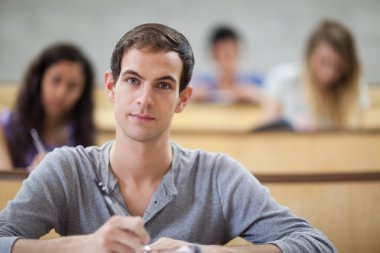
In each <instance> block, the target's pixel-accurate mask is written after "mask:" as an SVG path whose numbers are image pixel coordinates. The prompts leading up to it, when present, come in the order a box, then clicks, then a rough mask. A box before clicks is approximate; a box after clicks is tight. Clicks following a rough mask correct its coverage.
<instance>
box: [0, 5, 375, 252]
mask: <svg viewBox="0 0 380 253" xmlns="http://www.w3.org/2000/svg"><path fill="white" fill-rule="evenodd" d="M322 19H333V20H337V21H339V22H341V23H343V24H344V25H345V26H347V27H348V28H349V29H350V30H351V32H352V34H353V35H354V37H355V40H356V46H357V49H358V54H359V59H360V62H361V64H362V71H363V75H362V77H363V78H364V79H365V80H366V81H367V83H368V84H369V87H370V88H369V89H368V90H369V91H368V95H369V100H370V105H368V103H365V105H366V106H365V108H364V109H365V110H363V115H360V116H363V117H361V120H362V121H363V122H362V123H363V124H362V125H361V127H360V128H355V129H354V130H353V131H351V130H352V129H347V128H346V129H345V128H339V129H340V130H342V131H336V130H337V129H334V128H333V129H328V128H318V127H317V128H315V129H314V130H313V131H299V132H297V131H283V130H284V129H282V128H287V127H288V125H286V124H283V122H279V121H274V124H269V125H266V126H265V127H260V124H261V123H262V118H263V115H262V114H263V110H262V108H261V106H258V105H260V104H262V105H263V104H265V103H264V102H263V101H259V100H258V99H256V97H255V96H256V95H257V94H256V95H254V99H252V100H253V102H256V104H255V103H246V104H240V103H237V104H232V103H224V104H223V103H220V104H218V103H216V104H212V103H198V104H197V103H192V104H190V105H189V106H188V108H186V110H185V111H184V112H183V113H181V114H178V115H175V117H174V119H173V124H172V127H171V138H172V140H174V141H176V142H178V143H179V144H180V145H183V146H184V147H189V148H201V149H204V150H207V151H216V152H222V153H227V154H229V155H230V156H232V157H234V158H235V159H237V160H239V161H240V162H241V163H242V164H243V165H244V166H245V167H246V168H247V169H248V170H249V171H250V172H252V173H253V174H254V175H255V176H256V177H257V178H258V179H259V180H260V181H261V182H262V183H264V184H265V185H266V186H267V187H268V188H269V189H270V191H271V193H272V195H273V196H274V198H275V199H277V200H278V201H279V202H280V203H281V204H284V205H286V206H289V208H290V209H291V210H292V211H293V212H295V213H296V214H297V215H300V216H302V217H305V218H306V219H307V220H308V221H309V222H310V223H311V224H313V225H314V226H316V227H317V228H319V229H320V230H322V231H323V232H324V233H326V234H327V236H328V237H329V238H330V239H331V240H332V241H333V242H334V243H335V245H336V246H337V248H338V250H339V251H340V252H345V253H354V252H369V253H378V252H380V244H379V243H378V238H380V215H379V214H380V202H379V199H380V156H379V154H380V1H379V0H361V1H357V0H318V1H317V0H287V1H280V0H266V1H263V0H207V1H206V0H186V1H185V0H161V1H148V0H140V1H130V0H108V1H104V0H81V1H78V0H65V1H58V0H0V115H1V112H2V110H3V109H4V111H5V112H7V111H6V110H7V109H9V108H11V109H14V104H15V103H14V102H15V99H16V97H17V94H18V91H19V87H20V84H21V80H22V78H23V75H24V73H25V70H26V69H27V68H28V66H29V65H30V62H31V61H32V59H34V58H35V57H36V55H37V54H38V53H39V52H41V50H43V49H44V48H46V47H47V46H49V45H51V44H52V43H56V42H70V43H74V44H76V45H78V46H80V47H81V48H82V49H83V51H84V52H85V54H86V55H87V56H88V58H89V59H90V60H91V62H92V63H93V65H94V69H95V76H96V85H97V89H95V92H94V96H93V99H94V104H95V108H94V110H93V113H92V111H91V113H87V116H88V118H91V117H90V116H89V115H90V114H91V115H93V116H94V122H95V124H92V119H88V120H89V122H90V123H91V124H81V122H79V124H77V125H78V126H77V127H78V128H79V127H80V128H82V131H84V132H90V131H89V128H90V127H89V126H92V127H93V128H92V129H91V131H96V136H95V137H96V139H95V140H94V142H95V144H97V145H101V144H103V143H104V142H106V141H108V140H110V139H113V138H114V134H115V122H114V116H113V108H112V104H111V103H110V102H109V101H108V100H107V98H106V96H105V94H104V90H103V89H102V84H103V73H104V71H106V70H108V69H109V68H110V57H111V54H112V51H113V48H114V46H115V44H116V43H117V41H118V40H119V39H120V38H121V36H122V35H123V34H125V33H126V32H127V31H129V30H130V29H131V28H133V27H135V26H137V25H140V24H142V23H147V22H156V23H163V24H166V25H168V26H170V27H173V28H175V29H177V30H178V31H180V32H182V33H183V34H184V35H185V36H186V37H187V38H188V40H189V41H190V44H191V45H192V48H193V51H194V54H195V60H196V64H195V70H194V76H195V77H196V76H198V75H200V74H203V73H213V72H215V62H214V61H213V57H212V53H211V50H210V45H209V38H210V32H211V31H212V30H213V29H214V28H215V27H216V26H219V25H227V26H229V27H232V28H234V29H236V31H237V32H238V33H239V35H240V38H241V39H242V40H241V42H242V43H241V50H240V56H241V59H240V61H241V62H240V65H239V71H241V72H252V73H258V74H259V75H261V76H262V77H263V79H264V80H265V78H266V77H267V76H268V73H269V72H270V70H271V69H272V68H273V67H275V66H276V65H278V64H282V63H286V62H294V63H300V62H301V61H302V58H303V54H304V48H305V44H306V40H307V38H308V36H309V35H310V33H311V31H312V29H313V28H314V27H315V26H316V25H317V24H318V23H319V22H320V21H321V20H322ZM231 84H233V83H231ZM28 85H29V84H28ZM29 86H31V85H29ZM40 86H41V84H40ZM365 87H366V86H365ZM366 91H367V90H366ZM255 92H256V90H253V93H255ZM243 93H244V94H245V93H248V92H245V90H244V91H243ZM278 93H279V95H280V96H281V97H282V96H283V94H284V93H282V91H280V92H278ZM91 94H92V93H91ZM285 95H286V94H285ZM291 95H292V94H291ZM356 95H357V94H356ZM42 97H43V96H42V95H41V98H42ZM284 97H285V96H284ZM265 98H266V97H263V99H262V100H265ZM293 98H294V96H293V97H290V100H292V101H293V100H294V99H293ZM38 99H39V97H37V96H36V95H33V97H32V99H29V101H28V102H29V103H31V105H30V107H33V106H35V105H36V104H37V102H36V101H37V100H38ZM301 99H302V98H301ZM52 100H53V102H55V101H54V100H57V99H54V98H53V99H52ZM358 100H359V99H358V98H357V97H356V98H355V101H354V100H352V101H354V102H358ZM250 102H252V101H250ZM257 102H258V103H257ZM296 102H298V101H296ZM324 102H325V100H323V99H322V105H323V103H324ZM345 105H347V104H345ZM28 107H29V106H28V105H27V106H26V108H28ZM301 107H302V106H301ZM45 109H46V108H45ZM296 109H300V110H301V111H302V110H303V109H304V108H296ZM41 110H42V109H41ZM46 110H47V109H46ZM46 110H45V111H46ZM91 110H92V108H91ZM24 111H25V110H24ZM295 111H296V113H299V111H297V110H295ZM8 112H9V111H8ZM354 112H355V113H356V111H354ZM16 113H20V111H16ZM26 114H27V113H26ZM39 114H42V113H37V115H39ZM8 115H9V113H8ZM46 115H47V113H46ZM46 115H44V116H45V119H44V120H45V121H47V120H46V118H47V117H48V116H46ZM26 116H29V117H31V116H30V115H29V114H28V115H26ZM82 116H83V115H82ZM264 116H265V115H264ZM68 119H69V121H68V123H69V124H73V123H74V124H76V123H78V122H75V119H73V118H72V117H68ZM34 120H35V119H34ZM35 121H39V120H38V119H37V120H35ZM40 121H41V122H42V121H43V120H40ZM41 122H37V123H41ZM16 123H19V122H16ZM43 123H46V122H43ZM43 123H41V124H43ZM66 123H67V122H66V121H65V124H66ZM41 124H40V128H39V129H38V128H37V127H35V126H32V127H33V128H34V127H35V128H37V130H38V131H39V134H40V136H41V137H42V142H45V144H46V143H48V141H46V139H45V138H44V137H45V136H46V135H47V134H46V132H48V131H49V130H51V129H50V128H49V127H48V126H41ZM3 125H4V124H3ZM16 125H17V124H16ZM19 125H21V127H22V126H23V124H19ZM45 125H46V124H45ZM94 125H95V127H94ZM7 126H8V130H9V132H11V130H13V127H12V125H10V126H11V127H9V124H8V125H7ZM61 127H67V125H64V126H61ZM25 128H26V127H25ZM65 129H66V132H67V128H65ZM94 129H95V130H94ZM24 130H25V129H24ZM26 130H27V131H26V134H25V136H24V137H25V138H28V139H29V143H27V144H29V146H27V145H25V146H27V147H28V148H31V149H33V152H34V154H35V153H36V152H37V150H34V149H35V148H34V146H33V143H32V140H31V137H30V136H29V135H30V134H29V130H30V129H26ZM272 130H275V131H272ZM286 130H290V129H286ZM296 130H297V129H296ZM309 130H310V129H309ZM330 130H331V131H330ZM263 131H265V132H263ZM61 132H62V131H61ZM65 134H66V133H65ZM66 135H67V134H66ZM91 136H92V135H91ZM0 137H2V136H0ZM64 137H65V138H66V137H67V136H64ZM0 139H1V138H0ZM3 139H5V138H3ZM66 139H67V138H66ZM66 139H65V140H66ZM33 141H34V139H33ZM3 142H4V145H3V150H1V148H2V147H1V146H0V210H1V209H2V208H4V207H5V205H6V203H7V202H8V200H10V199H12V198H13V197H14V196H15V194H16V192H17V191H18V189H19V188H20V186H21V182H22V180H23V179H24V178H25V177H27V176H28V172H27V171H26V170H25V166H22V168H21V169H24V170H20V168H19V167H20V166H16V165H5V166H4V165H1V162H3V161H5V159H6V158H7V155H4V154H7V152H5V151H6V146H5V145H6V144H5V141H3ZM0 144H1V143H0ZM13 144H14V146H15V152H16V153H20V152H19V146H20V144H19V142H17V141H14V143H13ZM55 144H57V143H55ZM58 144H62V143H58ZM64 144H65V143H64ZM56 146H59V145H56ZM4 147H5V148H4ZM4 150H5V151H4ZM2 155H3V156H2ZM43 155H44V154H43ZM2 164H7V163H2ZM8 164H10V162H9V163H8ZM2 167H3V168H2ZM29 168H30V167H29ZM2 169H5V171H2ZM12 173H13V174H12ZM235 243H241V242H240V241H239V242H235Z"/></svg>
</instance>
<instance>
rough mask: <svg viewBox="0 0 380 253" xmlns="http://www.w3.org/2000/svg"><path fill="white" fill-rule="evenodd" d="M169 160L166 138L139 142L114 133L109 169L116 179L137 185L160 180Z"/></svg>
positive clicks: (170, 154)
mask: <svg viewBox="0 0 380 253" xmlns="http://www.w3.org/2000/svg"><path fill="white" fill-rule="evenodd" d="M171 161H172V149H171V145H170V143H169V140H168V139H164V140H158V141H155V142H149V143H141V142H137V141H134V140H131V139H129V138H128V139H125V138H124V139H121V138H118V136H117V135H116V140H115V143H114V144H113V146H112V147H111V151H110V165H111V170H112V171H113V173H114V174H115V176H116V177H117V179H118V181H119V182H122V183H124V184H133V185H135V186H137V187H138V186H139V185H143V184H146V183H148V184H154V183H157V182H158V181H161V179H162V177H163V176H164V175H165V174H166V172H167V171H168V170H169V168H170V164H171Z"/></svg>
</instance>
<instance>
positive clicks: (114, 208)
mask: <svg viewBox="0 0 380 253" xmlns="http://www.w3.org/2000/svg"><path fill="white" fill-rule="evenodd" d="M95 184H96V186H97V187H98V189H99V190H100V192H101V193H102V195H103V197H104V200H105V201H106V204H107V206H108V209H109V211H110V213H111V215H121V216H123V215H124V212H123V209H122V207H121V206H120V204H119V203H117V202H116V201H114V200H113V199H112V198H111V197H110V196H109V193H108V190H107V187H106V186H105V185H104V184H103V183H102V182H98V181H96V180H95ZM141 250H143V251H142V252H151V251H152V249H151V248H150V246H149V245H143V247H142V248H141ZM141 250H139V251H138V252H141Z"/></svg>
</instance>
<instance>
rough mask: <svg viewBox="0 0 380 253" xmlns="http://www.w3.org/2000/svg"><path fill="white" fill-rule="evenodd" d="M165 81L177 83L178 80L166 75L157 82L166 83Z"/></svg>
mask: <svg viewBox="0 0 380 253" xmlns="http://www.w3.org/2000/svg"><path fill="white" fill-rule="evenodd" d="M164 80H169V81H172V82H174V83H177V79H176V78H175V77H173V76H172V75H166V76H162V77H159V78H157V79H156V81H164Z"/></svg>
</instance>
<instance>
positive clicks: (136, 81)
mask: <svg viewBox="0 0 380 253" xmlns="http://www.w3.org/2000/svg"><path fill="white" fill-rule="evenodd" d="M127 82H128V83H129V84H132V85H136V84H138V83H139V81H138V80H137V79H136V78H128V80H127Z"/></svg>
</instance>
